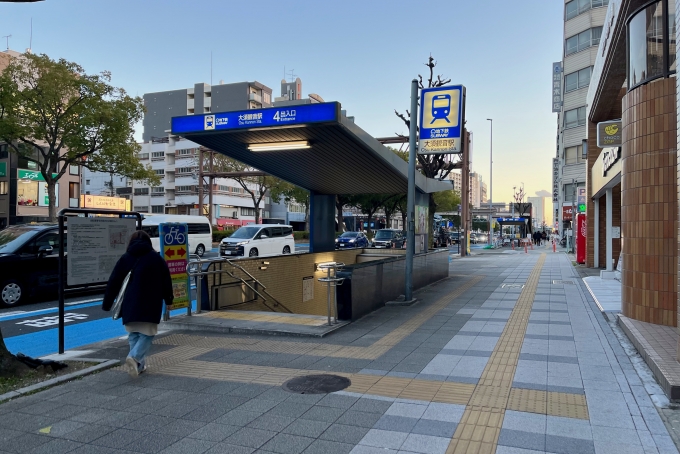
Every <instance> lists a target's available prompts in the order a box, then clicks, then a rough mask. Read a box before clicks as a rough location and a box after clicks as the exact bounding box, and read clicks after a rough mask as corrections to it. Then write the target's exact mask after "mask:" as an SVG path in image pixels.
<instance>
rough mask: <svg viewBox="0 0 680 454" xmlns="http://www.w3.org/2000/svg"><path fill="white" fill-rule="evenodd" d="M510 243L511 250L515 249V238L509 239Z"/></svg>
mask: <svg viewBox="0 0 680 454" xmlns="http://www.w3.org/2000/svg"><path fill="white" fill-rule="evenodd" d="M510 244H511V245H512V250H513V251H514V250H515V239H514V238H513V239H512V241H510Z"/></svg>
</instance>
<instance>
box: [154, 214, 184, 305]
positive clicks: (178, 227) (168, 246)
mask: <svg viewBox="0 0 680 454" xmlns="http://www.w3.org/2000/svg"><path fill="white" fill-rule="evenodd" d="M158 236H159V240H160V244H161V254H162V255H163V258H164V259H165V263H167V264H168V268H169V269H170V277H171V278H172V291H173V294H174V300H173V302H172V306H168V309H169V310H172V309H179V308H183V307H189V304H190V296H191V292H190V290H191V286H190V285H189V275H188V274H187V265H188V264H189V252H188V251H189V229H188V227H187V224H179V223H163V224H160V225H159V226H158Z"/></svg>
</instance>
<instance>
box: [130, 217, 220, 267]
mask: <svg viewBox="0 0 680 454" xmlns="http://www.w3.org/2000/svg"><path fill="white" fill-rule="evenodd" d="M168 222H179V223H182V224H187V228H188V230H189V253H190V254H196V255H198V256H199V257H203V254H205V251H209V250H211V249H212V226H211V225H210V221H209V220H208V218H206V217H205V216H188V215H181V214H158V215H154V216H145V217H144V219H143V220H142V230H144V231H145V232H146V233H148V234H149V236H150V237H151V244H152V245H153V248H154V249H155V250H157V251H159V252H160V250H161V244H160V240H159V239H158V226H159V224H166V223H168Z"/></svg>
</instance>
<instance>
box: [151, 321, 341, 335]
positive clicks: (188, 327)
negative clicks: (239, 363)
mask: <svg viewBox="0 0 680 454" xmlns="http://www.w3.org/2000/svg"><path fill="white" fill-rule="evenodd" d="M349 323H350V322H348V321H340V323H338V324H337V325H333V327H332V329H329V330H327V331H324V332H322V333H302V332H295V331H283V330H277V329H264V328H240V327H234V326H214V325H209V324H205V325H195V324H191V323H182V322H176V321H173V320H172V319H170V321H168V322H162V323H161V326H162V327H164V328H166V329H167V330H169V331H175V330H180V331H208V332H211V333H218V334H251V335H265V336H289V337H308V338H317V339H320V338H322V337H326V336H328V335H329V334H331V333H334V332H335V331H337V330H338V329H340V328H342V327H344V326H346V325H349Z"/></svg>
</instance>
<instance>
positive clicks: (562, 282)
mask: <svg viewBox="0 0 680 454" xmlns="http://www.w3.org/2000/svg"><path fill="white" fill-rule="evenodd" d="M553 284H554V285H574V281H556V280H554V281H553Z"/></svg>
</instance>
